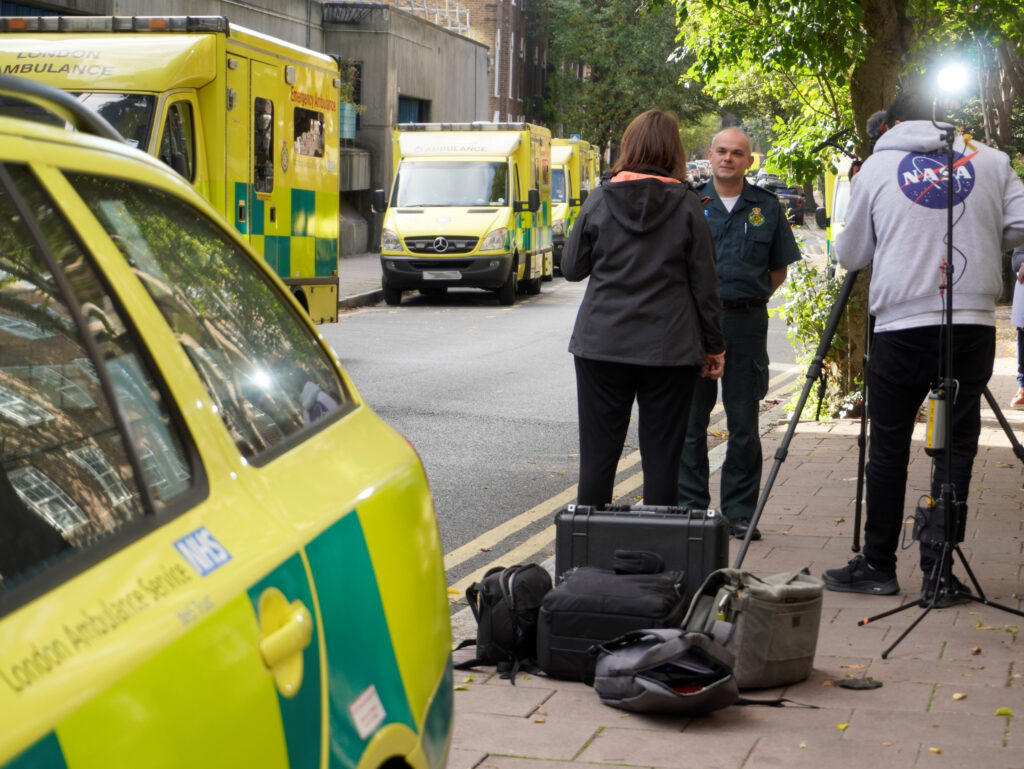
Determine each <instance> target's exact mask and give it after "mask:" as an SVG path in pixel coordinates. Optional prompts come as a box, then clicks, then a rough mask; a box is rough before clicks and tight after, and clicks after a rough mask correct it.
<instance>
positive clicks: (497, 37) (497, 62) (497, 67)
mask: <svg viewBox="0 0 1024 769" xmlns="http://www.w3.org/2000/svg"><path fill="white" fill-rule="evenodd" d="M500 72H501V30H500V29H499V30H497V31H496V32H495V33H494V98H498V75H499V73H500Z"/></svg>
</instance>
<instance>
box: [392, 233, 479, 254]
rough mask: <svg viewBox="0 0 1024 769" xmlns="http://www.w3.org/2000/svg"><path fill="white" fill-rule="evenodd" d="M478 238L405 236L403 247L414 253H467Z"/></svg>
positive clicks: (474, 246) (474, 245)
mask: <svg viewBox="0 0 1024 769" xmlns="http://www.w3.org/2000/svg"><path fill="white" fill-rule="evenodd" d="M477 240H479V238H465V237H461V236H459V235H422V236H420V237H416V238H406V239H405V247H406V248H407V249H408V250H409V251H411V252H412V253H414V254H468V253H469V252H470V251H472V250H473V249H474V248H476V244H477Z"/></svg>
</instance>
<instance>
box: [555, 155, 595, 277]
mask: <svg viewBox="0 0 1024 769" xmlns="http://www.w3.org/2000/svg"><path fill="white" fill-rule="evenodd" d="M595 155H596V149H595V148H594V147H591V145H590V143H589V142H585V141H582V140H581V139H552V140H551V211H552V214H551V219H552V224H551V242H552V246H553V253H554V260H555V269H559V268H560V267H561V264H562V249H563V248H564V247H565V241H567V240H568V239H569V233H571V232H572V225H573V224H574V223H575V221H576V216H577V214H579V212H580V206H582V205H583V201H584V200H586V199H587V195H588V194H589V193H590V191H591V190H592V189H593V188H594V186H596V184H597V183H598V178H597V176H596V175H595V174H594V163H593V158H594V156H595Z"/></svg>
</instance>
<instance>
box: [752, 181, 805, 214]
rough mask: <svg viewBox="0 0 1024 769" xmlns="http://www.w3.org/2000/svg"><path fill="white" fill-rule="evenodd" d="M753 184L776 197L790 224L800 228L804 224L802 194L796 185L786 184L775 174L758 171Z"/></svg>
mask: <svg viewBox="0 0 1024 769" xmlns="http://www.w3.org/2000/svg"><path fill="white" fill-rule="evenodd" d="M754 184H756V185H757V186H758V187H762V188H764V189H766V190H770V191H771V192H774V193H775V195H776V197H778V199H779V201H780V202H781V203H782V206H783V208H785V209H786V218H787V219H788V220H789V223H790V224H794V225H796V226H798V227H802V226H803V224H804V194H803V191H802V190H801V189H800V188H799V187H797V186H796V185H792V184H787V183H786V181H785V180H784V179H783V178H782V177H781V176H777V175H776V174H769V173H765V172H764V171H763V170H762V171H759V172H758V174H757V176H756V177H754Z"/></svg>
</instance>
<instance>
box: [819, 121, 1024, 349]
mask: <svg viewBox="0 0 1024 769" xmlns="http://www.w3.org/2000/svg"><path fill="white" fill-rule="evenodd" d="M939 125H940V127H942V128H944V127H945V125H944V124H941V123H940V124H939ZM953 152H954V162H953V167H954V186H953V322H954V323H981V324H985V325H995V301H996V299H997V298H998V297H999V295H1000V293H1001V292H1002V275H1001V263H1002V262H1001V260H1002V254H1003V252H1004V251H1008V250H1010V249H1012V248H1014V247H1015V246H1018V245H1020V244H1022V243H1024V184H1022V183H1021V181H1020V179H1019V178H1018V177H1017V174H1016V173H1015V172H1014V171H1013V169H1012V168H1011V167H1010V162H1009V158H1008V157H1007V156H1006V154H1005V153H1003V152H1000V151H999V150H995V149H992V148H990V147H986V146H985V145H983V144H981V143H980V142H976V141H972V142H971V143H970V144H966V145H965V143H964V139H963V137H962V136H960V135H957V136H956V137H955V140H954V143H953ZM945 167H946V142H945V139H944V138H943V134H942V130H941V128H937V127H936V126H935V125H933V124H932V123H931V122H930V121H927V120H911V121H907V122H904V123H898V124H897V125H895V126H893V127H892V128H890V129H889V130H888V131H886V132H885V133H884V134H883V135H882V136H881V138H880V139H879V140H878V143H877V144H876V145H875V151H874V153H873V154H872V155H871V157H869V158H868V159H867V160H866V161H865V162H864V165H863V167H862V168H861V170H860V172H859V173H857V174H856V175H855V176H854V177H853V180H852V182H851V188H850V206H849V208H848V209H847V212H846V227H845V228H844V229H843V231H842V232H840V233H839V235H838V237H837V238H836V243H835V251H836V258H837V259H838V261H839V263H840V264H841V265H842V266H843V267H845V268H846V269H848V270H859V269H861V268H863V267H866V266H867V265H868V264H869V263H873V267H872V271H871V287H870V291H869V295H870V307H871V313H872V314H873V315H875V316H876V324H875V330H876V331H892V330H896V329H901V328H913V327H915V326H926V325H938V324H940V323H942V303H943V298H942V295H941V293H940V285H941V283H942V280H943V275H942V267H943V263H944V261H945V258H946V226H947V198H946V195H947V189H946V186H945V182H944V170H945Z"/></svg>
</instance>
